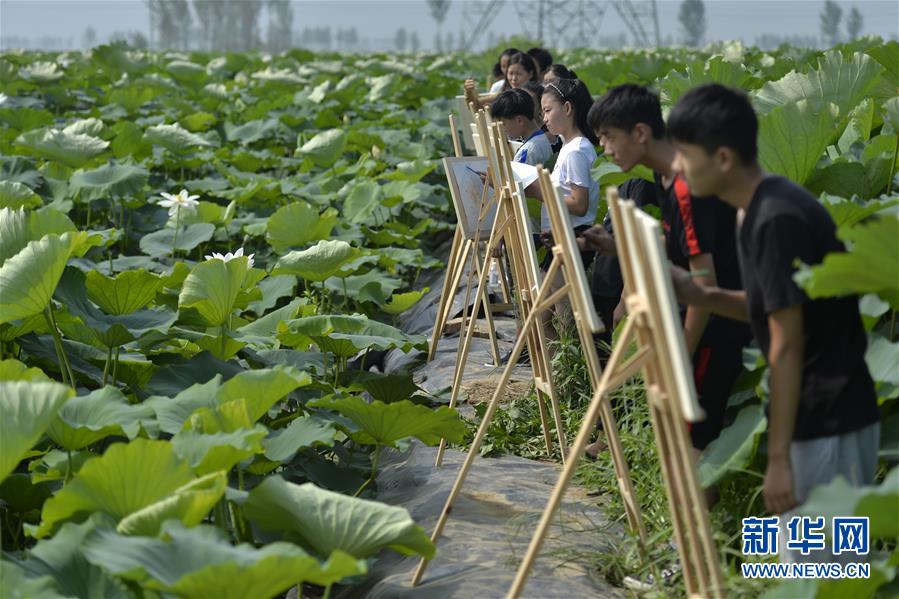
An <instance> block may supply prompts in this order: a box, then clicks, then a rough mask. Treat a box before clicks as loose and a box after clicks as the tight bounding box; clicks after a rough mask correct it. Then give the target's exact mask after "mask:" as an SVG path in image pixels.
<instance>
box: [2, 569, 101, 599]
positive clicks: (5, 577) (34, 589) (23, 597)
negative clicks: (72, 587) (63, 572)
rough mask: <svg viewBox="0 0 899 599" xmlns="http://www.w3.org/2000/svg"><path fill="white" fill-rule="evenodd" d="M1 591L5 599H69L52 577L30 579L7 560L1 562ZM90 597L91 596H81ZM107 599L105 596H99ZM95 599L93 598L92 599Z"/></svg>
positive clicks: (23, 571)
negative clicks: (39, 598) (37, 598)
mask: <svg viewBox="0 0 899 599" xmlns="http://www.w3.org/2000/svg"><path fill="white" fill-rule="evenodd" d="M0 589H3V597H4V599H33V598H34V597H41V599H67V596H66V595H61V594H60V592H59V587H58V586H57V584H56V581H55V580H53V578H52V577H50V576H35V577H29V576H27V575H26V573H25V570H24V569H22V568H21V567H19V566H18V565H16V564H14V563H13V562H8V561H6V560H0ZM79 596H81V597H89V595H79ZM97 597H98V599H100V598H101V597H103V598H105V596H104V595H99V596H97ZM91 599H93V598H91Z"/></svg>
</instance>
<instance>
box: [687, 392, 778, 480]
mask: <svg viewBox="0 0 899 599" xmlns="http://www.w3.org/2000/svg"><path fill="white" fill-rule="evenodd" d="M767 425H768V419H767V418H765V411H764V409H763V408H762V406H760V405H758V404H753V405H750V406H746V407H745V408H743V409H742V410H740V413H739V414H737V418H736V419H735V420H734V422H733V424H731V425H730V426H728V427H726V428H725V429H724V430H723V431H721V434H720V435H719V436H718V438H717V439H715V440H714V441H712V442H711V443H710V444H709V446H708V447H706V448H705V450H704V451H703V452H702V456H700V458H699V468H698V470H699V480H700V484H701V485H702V486H703V487H708V486H710V485H714V484H715V483H717V482H718V481H720V480H721V479H722V478H724V477H725V476H726V475H727V474H729V473H733V472H736V471H739V470H742V469H743V468H745V467H746V465H747V464H748V463H749V461H750V460H751V459H752V456H753V455H755V448H756V446H757V445H758V440H759V436H760V435H761V434H762V433H763V432H765V427H766V426H767Z"/></svg>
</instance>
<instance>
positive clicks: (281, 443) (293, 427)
mask: <svg viewBox="0 0 899 599" xmlns="http://www.w3.org/2000/svg"><path fill="white" fill-rule="evenodd" d="M336 434H337V429H336V428H335V426H334V423H333V422H331V421H328V420H322V419H320V418H317V417H315V416H309V415H305V416H301V417H300V418H296V419H295V420H294V421H293V422H291V423H290V424H289V425H288V426H287V427H285V428H283V429H281V430H277V431H272V432H271V434H270V435H269V436H268V438H266V439H265V440H264V441H263V442H262V444H263V446H264V447H265V457H267V458H268V459H270V460H272V461H274V462H289V461H290V460H292V459H293V456H294V455H296V453H297V451H299V450H300V449H303V448H304V447H313V446H315V445H326V446H328V447H331V446H333V445H334V437H335V435H336Z"/></svg>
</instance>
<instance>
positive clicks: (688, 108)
mask: <svg viewBox="0 0 899 599" xmlns="http://www.w3.org/2000/svg"><path fill="white" fill-rule="evenodd" d="M758 130H759V122H758V118H756V116H755V111H754V110H753V109H752V104H751V103H750V101H749V96H747V95H746V92H744V91H743V90H741V89H737V88H734V87H726V86H724V85H720V84H718V83H707V84H705V85H700V86H699V87H694V88H693V89H691V90H690V91H688V92H687V93H685V94H684V95H683V96H682V97H681V99H680V100H678V101H677V104H675V105H674V108H672V109H671V112H670V113H669V115H668V135H669V137H670V138H671V139H673V140H676V141H681V142H684V143H688V144H695V145H698V146H701V147H702V148H703V149H704V150H705V151H706V152H707V153H709V154H713V153H714V152H715V150H717V149H718V148H720V147H722V146H726V147H728V148H731V149H732V150H734V151H735V152H736V153H737V155H738V156H739V157H740V160H742V161H743V163H744V164H751V163H753V162H755V160H756V157H757V156H758V141H757V137H758Z"/></svg>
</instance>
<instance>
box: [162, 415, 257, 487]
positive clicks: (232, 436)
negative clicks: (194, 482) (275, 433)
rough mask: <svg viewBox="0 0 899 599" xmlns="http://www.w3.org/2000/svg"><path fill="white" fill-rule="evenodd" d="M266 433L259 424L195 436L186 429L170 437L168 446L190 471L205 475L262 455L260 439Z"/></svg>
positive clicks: (196, 434)
mask: <svg viewBox="0 0 899 599" xmlns="http://www.w3.org/2000/svg"><path fill="white" fill-rule="evenodd" d="M267 434H268V429H266V428H265V427H264V426H262V425H261V424H257V425H255V426H254V427H253V428H249V429H248V428H240V429H237V430H234V431H231V432H227V433H225V432H216V433H199V432H197V431H193V430H190V429H187V430H182V431H179V432H178V434H177V435H175V436H174V437H172V447H174V449H175V453H177V454H178V455H179V456H181V457H182V458H184V459H185V460H187V461H188V463H189V464H190V466H191V468H193V470H194V472H196V473H197V474H208V473H210V472H218V471H222V470H223V471H228V470H230V469H231V468H232V467H234V465H236V464H238V463H240V462H242V461H243V460H246V459H247V458H251V457H253V456H254V455H256V454H260V453H262V452H263V447H262V440H263V439H264V438H265V436H266V435H267ZM223 490H224V488H223Z"/></svg>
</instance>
